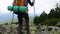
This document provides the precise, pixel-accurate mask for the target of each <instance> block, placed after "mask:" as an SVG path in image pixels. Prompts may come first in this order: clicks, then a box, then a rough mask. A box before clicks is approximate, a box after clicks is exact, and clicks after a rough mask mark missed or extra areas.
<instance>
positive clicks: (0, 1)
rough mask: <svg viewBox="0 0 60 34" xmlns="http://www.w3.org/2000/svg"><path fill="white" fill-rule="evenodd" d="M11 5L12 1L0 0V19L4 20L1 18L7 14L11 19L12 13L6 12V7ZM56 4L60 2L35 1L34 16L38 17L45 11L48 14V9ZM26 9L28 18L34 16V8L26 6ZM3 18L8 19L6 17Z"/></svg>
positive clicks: (48, 0) (49, 0) (51, 0)
mask: <svg viewBox="0 0 60 34" xmlns="http://www.w3.org/2000/svg"><path fill="white" fill-rule="evenodd" d="M12 3H13V0H0V19H3V20H4V18H3V16H4V15H7V14H9V17H11V14H12V13H11V12H10V11H8V10H7V7H8V6H12ZM56 3H59V4H60V0H35V15H40V14H41V13H42V12H43V11H45V12H46V13H47V14H48V13H49V11H50V9H52V8H54V7H56ZM28 8H29V16H30V15H34V6H32V7H31V6H30V5H29V4H28ZM1 15H2V17H1ZM5 17H7V18H8V19H9V17H8V16H5ZM10 19H11V18H10Z"/></svg>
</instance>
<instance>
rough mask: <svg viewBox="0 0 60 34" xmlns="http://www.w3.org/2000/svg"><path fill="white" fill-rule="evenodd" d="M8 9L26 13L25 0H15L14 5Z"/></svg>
mask: <svg viewBox="0 0 60 34" xmlns="http://www.w3.org/2000/svg"><path fill="white" fill-rule="evenodd" d="M8 10H10V11H14V13H15V14H17V13H18V12H22V13H25V12H26V10H27V7H26V6H24V0H15V1H14V3H13V6H8Z"/></svg>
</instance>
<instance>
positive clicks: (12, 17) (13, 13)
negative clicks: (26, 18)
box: [10, 12, 14, 33]
mask: <svg viewBox="0 0 60 34" xmlns="http://www.w3.org/2000/svg"><path fill="white" fill-rule="evenodd" d="M13 20H14V12H13V13H12V21H11V30H10V33H12V32H13V30H12V29H13V28H12V24H13Z"/></svg>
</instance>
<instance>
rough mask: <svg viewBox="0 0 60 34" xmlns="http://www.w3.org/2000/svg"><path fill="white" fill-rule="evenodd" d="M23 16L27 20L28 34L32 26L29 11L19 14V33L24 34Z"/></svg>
mask: <svg viewBox="0 0 60 34" xmlns="http://www.w3.org/2000/svg"><path fill="white" fill-rule="evenodd" d="M23 18H24V19H25V21H26V30H27V34H30V28H29V16H28V13H19V14H18V23H19V25H18V34H22V21H23Z"/></svg>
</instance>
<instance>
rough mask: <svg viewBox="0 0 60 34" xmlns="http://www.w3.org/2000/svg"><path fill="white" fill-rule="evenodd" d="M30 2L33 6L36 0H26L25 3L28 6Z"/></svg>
mask: <svg viewBox="0 0 60 34" xmlns="http://www.w3.org/2000/svg"><path fill="white" fill-rule="evenodd" d="M28 3H29V4H30V5H31V6H33V5H34V2H31V1H30V0H24V4H25V6H27V5H28Z"/></svg>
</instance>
